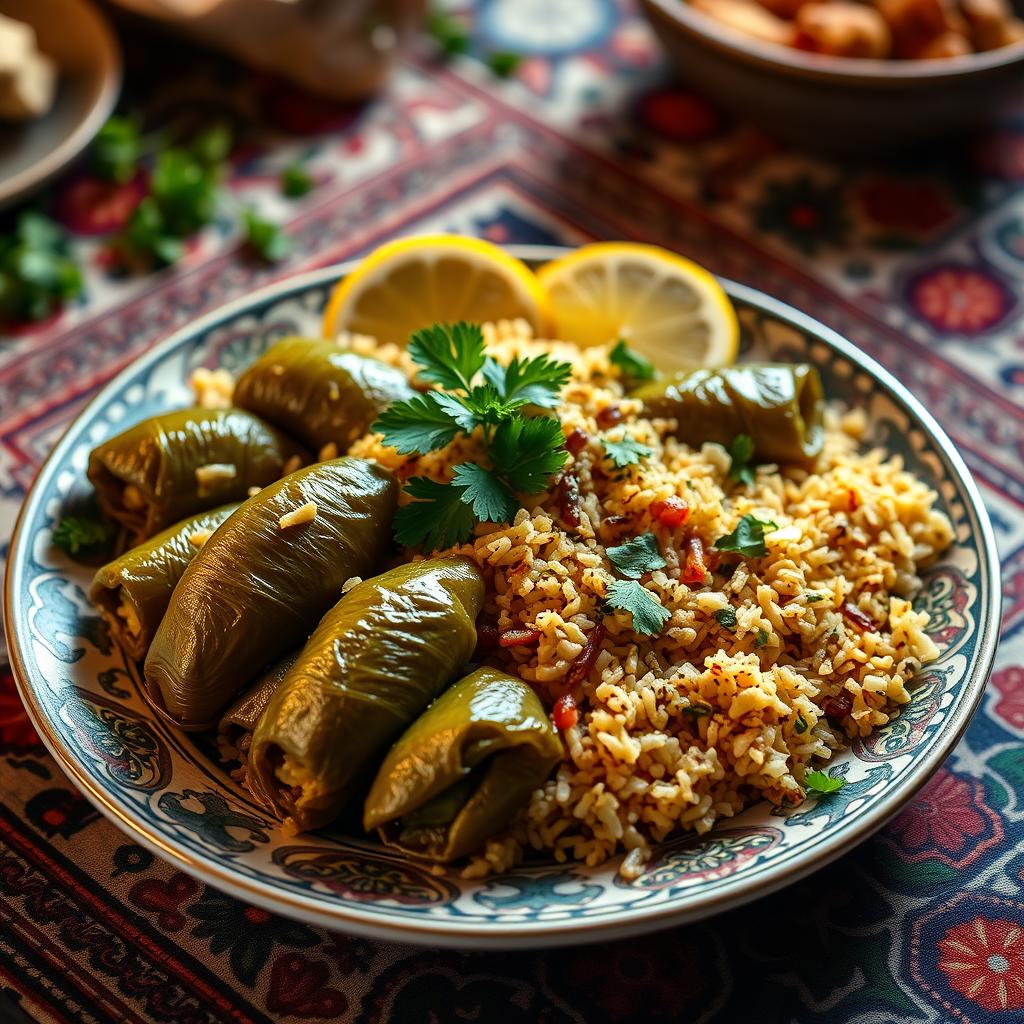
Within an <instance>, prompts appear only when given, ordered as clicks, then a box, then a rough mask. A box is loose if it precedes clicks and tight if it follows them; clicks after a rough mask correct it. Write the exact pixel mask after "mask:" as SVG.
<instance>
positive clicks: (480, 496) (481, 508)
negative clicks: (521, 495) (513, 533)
mask: <svg viewBox="0 0 1024 1024" xmlns="http://www.w3.org/2000/svg"><path fill="white" fill-rule="evenodd" d="M451 486H452V487H453V488H457V489H460V490H461V491H462V495H461V498H462V501H464V502H465V503H466V504H467V505H470V506H471V507H472V509H473V515H474V516H476V518H477V519H478V520H479V521H480V522H482V523H507V522H510V521H511V520H512V519H514V518H515V515H516V511H517V510H518V508H519V502H518V501H516V496H515V495H514V494H513V493H512V492H511V491H510V490H509V488H508V487H507V486H506V485H505V484H504V483H502V481H501V479H500V478H499V477H498V476H497V474H496V473H494V472H492V471H491V470H489V469H485V468H484V467H483V466H480V465H478V464H477V463H475V462H463V463H461V464H460V465H458V466H456V467H455V473H454V478H453V480H452V483H451Z"/></svg>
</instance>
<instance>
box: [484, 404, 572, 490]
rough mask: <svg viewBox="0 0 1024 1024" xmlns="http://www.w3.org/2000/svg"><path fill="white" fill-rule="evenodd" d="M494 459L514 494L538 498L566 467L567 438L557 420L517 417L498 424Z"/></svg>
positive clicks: (493, 441) (493, 447) (545, 417)
mask: <svg viewBox="0 0 1024 1024" xmlns="http://www.w3.org/2000/svg"><path fill="white" fill-rule="evenodd" d="M490 449H491V450H490V455H491V459H492V461H493V463H494V465H495V467H496V468H497V469H498V471H499V472H500V473H501V474H502V476H504V478H505V479H506V480H507V481H508V483H509V486H510V487H511V488H512V489H513V490H514V491H521V492H522V493H523V494H537V493H538V492H539V491H542V490H543V489H544V488H545V487H546V486H547V483H548V480H549V479H550V478H551V475H552V474H553V473H557V472H558V470H560V469H561V468H562V466H563V465H564V464H565V460H566V459H567V458H568V457H569V453H568V452H567V451H566V450H565V435H564V434H563V433H562V425H561V423H559V422H558V420H556V419H553V418H550V417H547V416H538V417H536V418H534V419H526V418H525V417H523V416H517V417H515V418H514V419H508V420H505V421H504V422H502V423H500V424H498V427H497V429H496V430H495V431H494V437H493V439H492V441H491V445H490Z"/></svg>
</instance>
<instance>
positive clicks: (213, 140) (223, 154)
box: [189, 124, 234, 167]
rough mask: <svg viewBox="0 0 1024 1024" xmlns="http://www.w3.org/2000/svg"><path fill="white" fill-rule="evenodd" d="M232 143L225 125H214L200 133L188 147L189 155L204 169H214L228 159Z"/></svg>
mask: <svg viewBox="0 0 1024 1024" xmlns="http://www.w3.org/2000/svg"><path fill="white" fill-rule="evenodd" d="M233 142H234V139H233V137H232V133H231V129H230V128H229V127H228V126H227V125H226V124H214V125H210V127H209V128H206V129H204V130H203V131H201V132H200V133H199V134H198V135H197V136H196V137H195V138H194V139H193V140H192V145H191V146H190V147H189V150H190V152H191V154H192V155H193V156H194V157H195V158H196V160H198V161H199V162H200V163H201V164H203V165H205V166H206V167H216V166H218V165H220V164H222V163H223V162H224V161H225V160H227V158H228V154H229V153H230V152H231V146H232V143H233Z"/></svg>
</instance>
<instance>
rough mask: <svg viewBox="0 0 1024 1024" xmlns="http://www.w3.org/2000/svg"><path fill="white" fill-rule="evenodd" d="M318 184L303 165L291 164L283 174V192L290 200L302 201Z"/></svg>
mask: <svg viewBox="0 0 1024 1024" xmlns="http://www.w3.org/2000/svg"><path fill="white" fill-rule="evenodd" d="M315 184H316V182H314V181H313V176H312V175H311V174H310V173H309V171H307V170H306V168H305V167H303V166H302V164H289V165H288V166H287V167H286V168H285V169H284V170H283V171H282V172H281V191H282V192H283V193H284V194H285V195H286V196H287V197H288V198H289V199H301V198H302V196H304V195H306V194H307V193H309V192H311V191H312V190H313V186H314V185H315Z"/></svg>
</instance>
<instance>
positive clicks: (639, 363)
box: [608, 338, 658, 391]
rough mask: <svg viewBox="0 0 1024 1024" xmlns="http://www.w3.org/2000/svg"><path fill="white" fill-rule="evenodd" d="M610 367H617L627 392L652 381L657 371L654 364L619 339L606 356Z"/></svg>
mask: <svg viewBox="0 0 1024 1024" xmlns="http://www.w3.org/2000/svg"><path fill="white" fill-rule="evenodd" d="M608 359H609V361H610V362H611V364H612V366H617V367H618V368H619V372H620V373H621V374H622V379H623V383H624V384H625V386H626V390H627V391H628V390H629V389H630V388H633V387H636V385H637V384H642V383H643V382H644V381H647V380H654V378H655V377H657V375H658V371H657V369H656V368H655V366H654V363H652V362H651V361H650V359H647V358H646V357H645V356H642V355H640V353H639V352H634V351H633V349H631V348H630V347H629V346H628V345H627V344H626V343H625V342H624V341H623V340H622V339H621V338H620V339H619V340H618V341H617V342H616V343H615V347H614V348H613V349H612V350H611V352H610V353H609V354H608Z"/></svg>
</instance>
